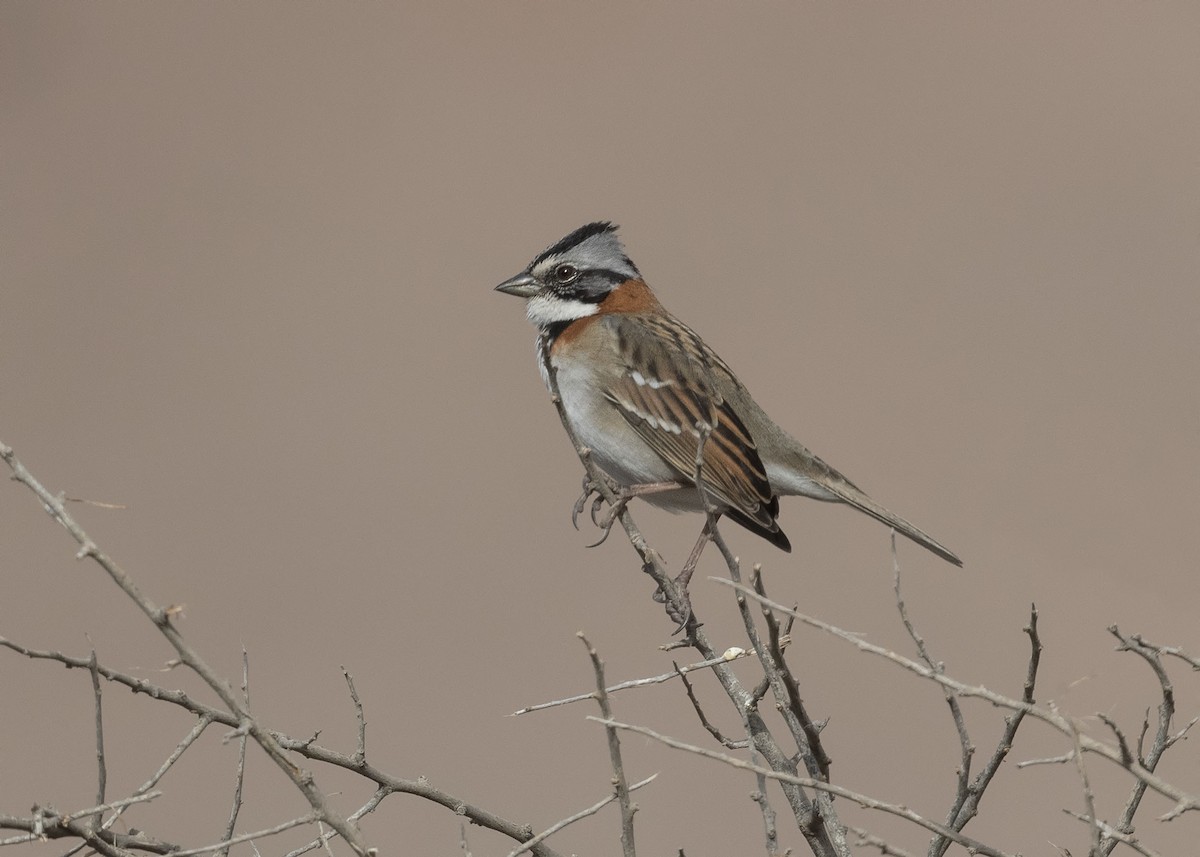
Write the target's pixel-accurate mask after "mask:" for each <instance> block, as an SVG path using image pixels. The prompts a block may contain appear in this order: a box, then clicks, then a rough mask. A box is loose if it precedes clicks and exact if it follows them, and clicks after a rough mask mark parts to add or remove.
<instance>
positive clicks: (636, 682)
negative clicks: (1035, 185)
mask: <svg viewBox="0 0 1200 857" xmlns="http://www.w3.org/2000/svg"><path fill="white" fill-rule="evenodd" d="M680 642H682V643H683V645H691V643H690V642H688V641H680ZM0 643H2V638H0ZM678 646H679V642H676V643H674V644H672V647H673V648H677V647H678ZM752 654H754V652H753V651H752V650H747V649H741V648H738V647H736V646H734V647H732V648H729V649H726V650H725V652H724V653H723V654H721V655H718V656H716V657H714V658H709V659H707V660H703V661H697V662H696V663H694V664H688V665H687V666H682V667H678V668H677V671H676V672H669V673H662V674H661V675H656V676H650V677H649V678H635V679H630V680H629V681H623V682H620V683H619V684H614V685H611V686H609V687H606V688H604V692H605V693H609V694H612V693H616V692H617V691H619V690H629V689H630V688H635V687H646V686H647V685H653V684H662V683H663V682H667V681H670V680H671V679H674V678H679V673H681V672H682V673H690V672H695V671H696V670H701V669H709V668H711V667H716V666H723V665H724V664H727V663H729V662H730V661H736V660H738V659H739V658H745V657H749V656H750V655H752ZM595 698H596V692H595V691H594V690H590V691H588V692H587V693H579V694H576V695H575V696H568V697H566V698H565V699H555V700H552V701H550V702H539V703H538V704H537V705H530V706H527V707H526V708H521V709H519V710H517V711H514V712H513V713H512V714H510V715H509V716H510V717H518V716H520V715H522V714H529V713H531V712H534V711H544V710H545V709H547V708H554V707H556V706H559V705H570V704H572V703H574V702H584V701H586V700H589V699H595Z"/></svg>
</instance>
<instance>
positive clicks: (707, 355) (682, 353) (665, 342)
mask: <svg viewBox="0 0 1200 857" xmlns="http://www.w3.org/2000/svg"><path fill="white" fill-rule="evenodd" d="M604 322H605V323H606V324H608V325H610V326H611V329H612V330H613V332H614V333H615V334H616V340H617V349H618V352H619V354H620V357H621V360H622V363H623V366H624V371H623V372H622V373H620V374H619V375H618V376H616V377H615V378H613V379H612V380H611V381H610V382H609V383H608V385H607V388H606V389H605V395H606V396H607V397H608V399H609V401H611V402H613V404H615V405H616V406H617V408H618V410H620V412H621V414H622V415H623V416H624V417H625V419H626V420H627V421H628V422H629V424H630V425H631V426H632V427H633V429H634V430H635V431H636V432H637V433H638V435H639V436H641V438H642V439H643V440H645V441H646V443H648V444H649V445H650V447H651V448H652V449H653V450H654V451H655V452H656V453H658V454H659V455H660V456H661V457H662V459H663V460H664V461H665V462H666V463H667V464H669V465H670V466H671V468H672V469H673V470H674V471H675V472H676V475H677V476H678V478H679V480H680V481H681V482H684V483H693V482H694V481H695V475H696V447H697V445H698V443H699V439H700V436H701V430H700V428H699V427H700V426H704V425H707V426H709V427H710V428H711V431H710V433H709V436H708V440H707V442H706V443H705V445H704V452H703V458H702V467H701V471H700V474H701V479H702V482H703V487H704V491H705V493H706V494H707V495H708V498H709V500H710V501H711V502H712V503H713V504H714V505H715V506H717V508H719V509H721V510H722V511H728V512H729V513H730V514H731V516H732V517H734V518H735V520H739V523H745V524H746V525H747V526H749V527H750V528H751V529H753V530H755V531H758V530H759V529H760V528H761V529H762V530H765V532H763V533H761V534H762V535H764V536H766V537H767V538H772V535H773V534H776V533H778V534H779V537H782V533H780V532H779V527H778V524H776V523H775V516H776V515H777V514H778V513H779V501H778V499H777V498H776V497H775V496H774V493H773V492H772V491H771V484H770V482H768V481H767V471H766V468H765V467H764V466H763V462H762V459H761V458H760V457H759V454H758V447H757V446H756V445H755V443H754V438H753V437H752V436H751V435H750V432H749V430H748V429H747V428H746V425H745V423H744V422H743V421H742V419H741V418H740V417H739V416H738V414H737V412H736V411H735V410H734V409H733V407H732V405H731V403H730V402H729V401H727V400H726V399H725V398H724V397H723V396H722V395H721V393H720V391H719V389H718V387H719V385H718V383H717V378H716V376H715V374H714V373H717V372H720V373H724V374H727V375H731V374H732V373H730V372H729V369H728V367H727V366H726V365H725V364H724V362H723V361H721V359H720V358H719V357H718V356H717V355H716V354H715V353H713V352H712V350H711V349H709V348H708V346H706V345H705V344H704V342H703V341H702V340H701V339H700V337H699V336H697V335H696V334H695V332H693V331H692V330H691V329H690V328H689V327H687V326H686V325H685V324H683V323H682V322H680V321H678V320H677V319H675V318H673V317H670V316H666V317H662V316H657V315H655V316H616V315H612V316H606V317H605V318H604ZM739 513H740V514H739ZM742 518H746V519H749V521H750V522H753V524H755V525H757V526H753V525H751V524H750V523H749V522H747V521H743V520H741V519H742ZM785 541H786V540H785Z"/></svg>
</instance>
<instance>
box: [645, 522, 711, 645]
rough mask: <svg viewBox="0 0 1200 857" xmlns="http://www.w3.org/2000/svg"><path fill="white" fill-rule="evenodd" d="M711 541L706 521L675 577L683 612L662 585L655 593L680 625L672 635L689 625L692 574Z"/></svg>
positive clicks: (655, 596)
mask: <svg viewBox="0 0 1200 857" xmlns="http://www.w3.org/2000/svg"><path fill="white" fill-rule="evenodd" d="M713 520H714V521H715V520H716V519H715V518H714V519H713ZM710 541H712V529H711V527H710V522H709V521H705V522H704V529H702V530H701V531H700V538H698V539H696V544H695V546H694V547H693V548H692V552H691V553H690V554H688V558H687V562H685V563H684V564H683V568H682V569H681V570H680V572H679V575H678V576H677V577H676V578H675V588H676V590H677V591H678V593H679V599H680V601H682V602H683V605H682V606H683V611H682V612H681V611H680V610H679V609H677V608H676V606H675V605H674V604H672V603H671V602H670V601H669V600H668V599H667V594H666V593H665V592H663V590H662V587H661V586H660V587H659V588H658V590H656V591H655V593H654V600H655V601H658V602H659V603H665V604H666V606H667V615H668V616H669V617H671V619H672V620H673V621H674V622H676V623H677V625H678V627H677V628H676V629H675V630H674V631H672V632H671V633H672V636H674V635H675V634H678V633H679V632H680V631H682V630H683V629H684V628H685V627H687V623H688V620H689V619H691V618H692V596H691V594H690V593H689V592H688V583H689V582H690V581H691V579H692V575H693V574H695V572H696V566H697V565H699V564H700V555H701V554H702V553H704V546H705V545H707V544H708V543H709V542H710Z"/></svg>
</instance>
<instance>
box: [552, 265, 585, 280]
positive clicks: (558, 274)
mask: <svg viewBox="0 0 1200 857" xmlns="http://www.w3.org/2000/svg"><path fill="white" fill-rule="evenodd" d="M578 276H579V269H578V268H576V267H575V266H574V265H565V264H564V265H559V266H558V267H557V268H555V269H554V279H556V280H558V281H559V282H560V283H569V282H571V281H572V280H574V279H575V278H576V277H578Z"/></svg>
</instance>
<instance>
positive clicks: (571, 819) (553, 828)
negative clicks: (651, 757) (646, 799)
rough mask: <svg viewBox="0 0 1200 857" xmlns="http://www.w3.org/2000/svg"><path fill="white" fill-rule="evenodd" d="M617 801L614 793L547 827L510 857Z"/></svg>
mask: <svg viewBox="0 0 1200 857" xmlns="http://www.w3.org/2000/svg"><path fill="white" fill-rule="evenodd" d="M657 777H658V774H651V775H650V776H648V777H646V779H644V780H642V781H641V782H638V783H634V784H633V785H631V786H630V787H629V791H631V792H635V791H637V790H638V789H640V788H641V787H642V786H644V785H648V784H649V783H652V782H654V780H655V779H656V778H657ZM616 799H617V793H616V792H615V791H614V792H613V793H612V794H610V795H609V796H608V797H606V798H604V800H602V801H599V802H597V803H594V804H592V805H591V806H589V807H588V808H587V809H583V810H580V811H579V812H577V813H575V814H574V815H569V816H567V817H566V818H564V819H562V820H561V821H556V822H555V823H554V824H552V825H550V826H549V827H547V828H546V829H545V830H543V831H542V832H541V833H539V834H538V835H537V836H535V837H533V838H532V839H530V840H529V841H528V842H526V843H525V844H523V845H519V846H517V847H516V848H514V849H513V850H512V851H510V852H508V857H518V855H520V854H524V853H525V852H526V851H529V850H531V849H532V848H533V847H534V846H535V845H538V844H539V843H541V842H542V841H543V840H544V839H547V838H548V837H550V836H553V835H554V834H555V833H558V832H559V831H560V830H562V829H563V828H564V827H567V826H568V825H571V824H574V823H575V822H577V821H579V820H580V819H583V818H587V817H588V816H589V815H595V814H596V813H597V812H599V811H600V810H602V809H604V807H606V806H608V805H609V804H610V803H612V802H613V801H614V800H616ZM463 841H464V843H465V841H466V838H465V836H464V839H463ZM464 850H465V849H464Z"/></svg>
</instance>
